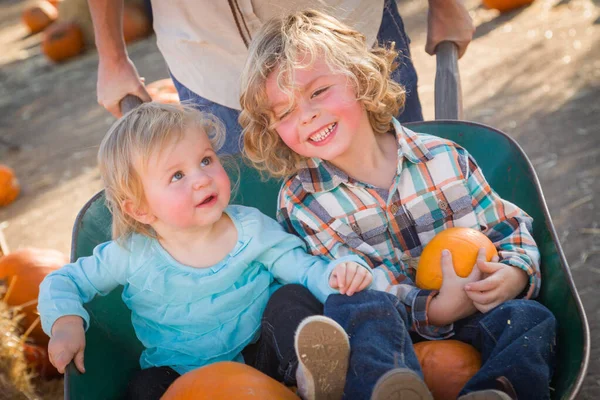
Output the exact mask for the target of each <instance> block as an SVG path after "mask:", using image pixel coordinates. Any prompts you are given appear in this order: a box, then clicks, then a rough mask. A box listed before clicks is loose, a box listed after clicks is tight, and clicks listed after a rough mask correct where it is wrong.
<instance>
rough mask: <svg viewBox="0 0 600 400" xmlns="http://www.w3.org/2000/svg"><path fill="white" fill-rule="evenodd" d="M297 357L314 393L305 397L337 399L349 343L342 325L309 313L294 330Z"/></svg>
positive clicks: (309, 399)
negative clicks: (308, 317)
mask: <svg viewBox="0 0 600 400" xmlns="http://www.w3.org/2000/svg"><path fill="white" fill-rule="evenodd" d="M296 351H297V352H298V361H299V362H300V363H301V364H302V366H303V367H304V372H305V373H306V375H307V376H306V378H307V379H312V380H313V383H314V397H309V398H308V399H306V400H339V399H341V398H342V395H343V394H344V386H345V384H346V373H347V371H348V358H349V356H350V343H349V342H348V336H347V334H346V332H345V331H344V329H343V328H342V327H341V326H340V325H339V324H337V323H336V322H335V321H333V320H331V319H329V318H326V317H310V319H309V320H305V321H303V322H302V323H301V324H300V326H299V327H298V331H297V333H296Z"/></svg>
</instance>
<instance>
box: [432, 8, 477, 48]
mask: <svg viewBox="0 0 600 400" xmlns="http://www.w3.org/2000/svg"><path fill="white" fill-rule="evenodd" d="M474 33H475V27H474V26H473V20H472V19H471V16H470V15H469V12H468V11H467V9H466V7H465V5H464V4H463V1H462V0H429V12H428V15H427V43H426V44H425V51H426V52H427V54H430V55H434V54H435V51H436V50H435V48H436V47H437V45H438V44H440V43H441V42H444V41H449V42H454V43H455V44H456V46H457V47H458V58H460V57H462V56H463V54H465V51H467V46H468V45H469V43H470V42H471V40H472V39H473V34H474Z"/></svg>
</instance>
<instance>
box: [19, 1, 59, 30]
mask: <svg viewBox="0 0 600 400" xmlns="http://www.w3.org/2000/svg"><path fill="white" fill-rule="evenodd" d="M57 18H58V10H57V9H56V7H54V6H53V5H52V4H51V3H49V2H48V1H45V0H44V1H40V2H38V3H37V4H36V5H34V6H31V7H28V8H26V9H25V11H23V14H21V19H22V20H23V23H24V24H25V25H26V26H27V27H28V28H29V30H30V31H31V33H37V32H41V31H43V30H44V29H45V28H46V27H47V26H48V25H50V24H51V23H53V22H54V21H56V19H57Z"/></svg>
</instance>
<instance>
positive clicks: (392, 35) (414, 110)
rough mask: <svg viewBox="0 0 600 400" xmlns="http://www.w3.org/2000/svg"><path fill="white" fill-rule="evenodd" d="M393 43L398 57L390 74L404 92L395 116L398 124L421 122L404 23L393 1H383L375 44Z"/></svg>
mask: <svg viewBox="0 0 600 400" xmlns="http://www.w3.org/2000/svg"><path fill="white" fill-rule="evenodd" d="M390 42H395V44H396V47H395V48H396V50H397V51H398V57H397V58H396V62H397V64H398V68H396V70H395V71H394V72H393V73H392V79H393V80H394V81H395V82H398V83H400V84H401V85H402V86H404V88H405V90H406V101H405V103H404V110H400V114H399V115H398V116H396V118H397V119H398V121H400V122H413V121H423V111H422V110H421V101H420V100H419V93H418V91H417V80H418V79H417V71H416V70H415V67H414V65H413V63H412V60H411V57H410V47H409V46H410V39H409V38H408V35H407V34H406V32H405V30H404V23H403V22H402V18H401V17H400V14H398V6H397V4H396V1H395V0H385V4H384V7H383V17H382V20H381V27H380V28H379V33H378V34H377V43H379V44H380V45H385V44H388V43H390Z"/></svg>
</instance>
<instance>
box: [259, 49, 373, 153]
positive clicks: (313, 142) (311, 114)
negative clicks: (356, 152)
mask: <svg viewBox="0 0 600 400" xmlns="http://www.w3.org/2000/svg"><path fill="white" fill-rule="evenodd" d="M278 72H279V70H278V69H276V70H274V71H273V72H272V73H271V74H270V75H269V77H268V78H267V81H266V93H267V99H268V102H269V107H270V109H271V111H273V113H274V114H275V116H276V118H275V124H274V127H275V130H276V131H277V133H278V134H279V136H280V137H281V139H282V140H283V141H284V142H285V144H286V145H287V146H288V147H289V148H290V149H292V150H293V151H294V152H296V153H298V154H300V155H302V156H304V157H318V158H321V159H324V160H328V161H332V162H334V163H335V160H336V159H337V158H338V157H341V156H343V155H344V154H346V152H347V151H348V149H349V148H350V146H351V144H352V141H353V138H354V137H355V136H356V135H357V134H365V133H366V132H372V130H371V127H370V124H369V119H368V115H367V112H366V110H365V109H364V108H363V107H362V104H361V103H360V102H359V101H358V100H356V92H355V90H354V88H353V86H352V83H351V81H350V80H348V78H347V77H346V76H345V75H343V74H340V73H334V72H332V71H331V70H330V68H329V67H328V66H327V64H326V63H325V61H324V60H322V59H319V60H318V61H316V62H315V63H314V64H313V65H312V66H311V67H309V68H306V69H297V70H296V71H295V77H294V80H293V82H291V85H292V89H293V95H294V97H293V104H290V101H289V97H288V95H287V94H286V93H285V92H283V91H282V90H281V89H279V87H278V85H277V74H278ZM365 129H366V131H365Z"/></svg>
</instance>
